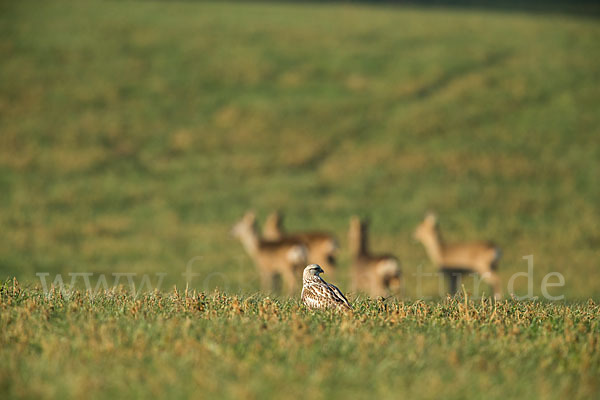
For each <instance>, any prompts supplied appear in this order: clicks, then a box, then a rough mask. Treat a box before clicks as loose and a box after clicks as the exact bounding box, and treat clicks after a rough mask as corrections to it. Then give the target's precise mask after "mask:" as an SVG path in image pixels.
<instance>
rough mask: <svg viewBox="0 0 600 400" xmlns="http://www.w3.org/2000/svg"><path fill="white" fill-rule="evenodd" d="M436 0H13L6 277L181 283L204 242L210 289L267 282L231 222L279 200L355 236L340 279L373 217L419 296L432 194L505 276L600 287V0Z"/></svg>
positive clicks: (2, 114)
mask: <svg viewBox="0 0 600 400" xmlns="http://www.w3.org/2000/svg"><path fill="white" fill-rule="evenodd" d="M426 4H427V5H428V6H427V7H421V6H420V4H419V3H418V2H412V3H409V4H408V5H401V6H399V5H392V4H384V5H377V6H372V5H369V4H366V3H353V4H348V3H328V4H320V3H319V4H316V3H303V4H300V3H294V2H287V3H254V2H241V3H235V2H195V1H187V2H175V1H173V2H171V1H169V2H160V1H143V2H142V1H91V0H90V1H70V2H66V1H46V2H37V1H19V2H15V1H2V2H0V32H1V34H0V55H1V59H2V62H1V63H0V226H1V227H2V229H0V277H1V278H2V279H4V278H8V277H13V276H16V277H17V278H18V279H19V280H20V281H22V282H26V283H38V282H39V279H38V278H37V277H36V275H35V274H36V273H39V272H48V273H50V274H51V276H50V277H51V278H52V277H53V276H54V274H57V273H61V274H65V280H68V279H67V278H68V276H67V275H66V274H68V273H72V272H92V273H94V274H96V275H95V276H97V274H101V273H105V274H111V273H113V272H135V273H138V274H140V275H141V274H154V273H157V272H163V273H167V274H168V275H167V276H166V277H165V281H164V283H165V287H166V286H167V285H173V284H177V285H179V286H181V285H182V277H181V275H180V274H181V273H182V272H184V270H185V267H186V264H187V263H188V261H189V260H190V259H192V258H193V257H197V256H200V257H202V258H201V260H199V261H197V262H195V263H194V265H193V268H194V272H198V273H201V276H200V277H198V278H196V279H195V280H194V285H195V287H197V288H199V289H207V290H208V289H211V288H213V287H214V286H221V287H222V288H224V289H225V290H226V291H229V292H253V291H256V290H258V279H257V274H256V272H255V269H254V267H253V264H252V262H251V261H250V259H249V258H248V257H247V256H246V255H245V253H244V251H243V249H242V247H241V245H240V244H239V243H238V242H236V241H234V240H233V239H230V238H229V237H228V231H229V228H230V227H231V226H232V225H233V223H235V222H236V221H237V220H238V219H239V218H241V216H242V215H243V213H244V212H245V211H246V210H247V209H250V208H252V209H254V210H256V211H257V213H258V215H259V217H260V219H261V220H264V217H265V216H266V215H267V214H268V213H269V212H271V211H272V210H274V209H280V210H282V211H284V212H285V213H286V227H287V228H288V229H289V230H300V229H311V228H322V229H326V230H330V231H332V232H334V233H335V234H336V235H337V237H338V238H339V240H340V242H341V244H342V252H341V255H340V256H341V258H340V264H341V265H340V273H339V274H338V276H337V278H336V280H337V281H338V283H339V284H340V286H342V287H346V285H347V284H348V282H349V279H348V274H347V271H348V264H349V256H348V254H347V251H346V236H347V229H348V220H349V217H350V216H351V215H352V214H359V215H362V216H369V217H370V218H371V235H372V247H373V248H374V249H375V250H381V251H390V252H393V253H395V254H396V255H397V256H398V257H399V258H400V260H401V262H402V264H403V270H404V273H405V276H407V287H406V290H407V295H408V296H411V295H414V294H415V292H414V287H413V285H412V282H413V281H412V280H411V279H412V278H411V277H412V274H413V273H414V272H416V270H417V268H418V267H419V266H420V265H422V266H423V267H424V269H425V270H426V271H433V270H434V268H433V266H432V265H431V264H430V262H429V261H428V259H427V257H426V255H425V252H424V250H423V248H422V246H421V245H420V244H417V243H415V242H414V241H413V240H412V231H413V230H414V228H415V226H416V224H418V223H419V222H420V220H421V219H422V217H423V215H424V213H425V212H426V211H427V210H435V211H437V213H438V215H439V218H440V221H441V224H442V230H443V232H444V234H445V237H446V238H447V239H448V240H450V241H459V240H466V239H480V238H481V239H493V240H494V241H496V242H497V243H498V244H500V245H501V247H502V248H503V250H504V256H503V259H502V261H501V264H500V270H499V272H500V275H501V277H502V278H503V279H504V287H505V289H506V280H507V279H508V278H509V277H510V276H511V274H513V273H515V272H518V271H525V270H526V262H525V261H524V260H523V259H522V257H523V256H525V255H529V254H533V255H534V257H535V272H534V282H535V285H534V289H535V293H536V294H539V293H540V292H539V287H540V282H541V280H542V278H543V276H544V274H546V273H548V272H551V271H557V272H560V273H562V274H563V275H564V277H565V282H566V285H565V288H564V290H558V289H555V291H552V293H553V294H555V293H556V294H565V295H566V296H567V298H570V299H580V298H588V297H594V298H600V265H599V264H600V263H599V261H600V257H599V256H600V252H599V249H600V229H599V220H600V206H599V202H598V200H599V199H600V189H599V185H598V182H599V181H600V148H599V138H600V136H599V134H600V112H599V109H600V108H599V105H600V104H599V103H600V68H599V67H600V51H599V50H600V48H599V43H600V25H599V24H598V19H597V18H596V17H595V15H597V13H596V11H597V8H596V7H594V3H593V2H582V4H583V5H584V7H582V8H580V9H576V10H575V11H574V10H573V5H572V4H571V5H569V4H568V3H564V4H563V3H557V2H552V5H553V8H551V11H552V12H549V13H546V12H539V11H540V9H541V7H539V4H538V3H535V5H537V6H538V7H537V8H536V7H534V9H535V10H537V11H536V12H531V11H522V10H521V9H522V8H523V7H521V8H519V7H517V8H514V7H513V8H511V7H508V8H505V9H503V8H502V7H491V8H490V7H483V8H477V7H469V6H468V4H467V3H464V2H463V4H462V5H461V6H458V7H450V6H449V5H448V4H440V3H434V4H433V5H432V4H431V2H427V3H426ZM488 4H491V3H488ZM493 4H497V3H493ZM498 4H500V3H498ZM512 4H514V3H512ZM532 4H534V3H532ZM561 4H562V5H564V6H565V7H564V8H565V11H566V12H565V13H562V12H560V11H561V7H560V5H561ZM549 10H550V9H549ZM577 10H579V11H581V12H576V11H577ZM216 273H217V274H216ZM219 274H222V275H219ZM95 279H96V278H95V277H93V278H92V281H93V282H95ZM109 283H110V282H109ZM436 285H437V283H436V282H431V284H430V285H429V286H427V287H426V290H425V294H432V295H435V294H437V286H436ZM516 287H517V289H518V291H521V292H523V291H524V290H525V289H526V281H525V280H524V279H521V280H517V285H516Z"/></svg>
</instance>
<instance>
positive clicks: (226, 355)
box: [0, 282, 600, 399]
mask: <svg viewBox="0 0 600 400" xmlns="http://www.w3.org/2000/svg"><path fill="white" fill-rule="evenodd" d="M0 290H1V292H0V296H2V297H1V299H2V308H1V309H0V323H2V326H3V329H2V332H1V333H0V344H1V346H0V388H1V389H2V392H3V393H4V394H6V395H8V396H9V397H24V398H65V397H68V398H81V397H85V398H92V399H93V398H115V397H119V398H128V397H137V398H151V397H156V396H159V397H166V398H189V397H193V398H215V397H218V398H232V399H239V398H244V399H263V398H284V399H286V398H290V399H291V398H316V399H319V398H333V399H343V398H358V399H362V398H364V399H372V398H390V399H391V398H411V399H437V398H440V396H443V398H445V399H466V398H486V399H506V398H528V399H529V398H544V399H563V398H565V397H568V398H572V399H590V398H594V397H596V396H597V395H598V393H599V392H600V381H599V380H598V376H599V374H600V341H599V337H600V308H599V306H598V305H596V304H594V303H593V302H591V301H590V302H588V303H582V304H571V305H568V306H566V305H564V304H558V303H532V302H520V303H519V302H512V301H503V302H500V303H496V304H495V305H494V304H492V303H490V302H489V301H483V302H481V301H480V302H471V301H469V300H467V301H464V299H456V300H451V301H446V302H438V303H423V302H420V301H416V302H409V303H397V302H386V303H382V302H376V301H370V302H368V301H361V302H358V303H356V304H355V309H356V311H355V312H354V313H353V314H348V315H344V314H342V315H340V314H336V313H328V312H318V313H314V312H309V311H307V310H306V309H305V308H304V307H303V306H301V305H300V304H299V302H298V301H297V300H286V301H277V300H270V299H267V298H263V297H260V296H254V297H237V296H236V297H232V296H226V295H223V294H222V293H213V294H211V295H204V294H201V295H198V294H191V293H190V294H189V296H185V294H184V293H176V292H170V293H156V294H148V295H145V296H143V297H142V298H137V299H136V298H133V297H132V296H130V295H129V294H128V293H127V292H121V291H118V290H117V291H111V292H109V293H108V294H106V295H103V296H99V297H96V298H91V297H89V296H86V295H85V294H81V293H77V294H74V295H72V296H71V297H70V298H69V299H68V300H65V299H64V298H61V297H60V296H59V295H58V293H55V295H54V296H52V297H51V298H48V297H46V296H44V294H43V293H41V292H40V291H35V290H31V289H22V288H20V287H19V286H18V285H17V286H13V284H12V283H11V282H7V283H6V284H4V285H3V286H2V288H1V289H0Z"/></svg>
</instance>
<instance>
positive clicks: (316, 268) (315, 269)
mask: <svg viewBox="0 0 600 400" xmlns="http://www.w3.org/2000/svg"><path fill="white" fill-rule="evenodd" d="M323 272H325V271H323V268H321V266H320V265H317V264H310V265H309V266H307V267H306V268H304V274H303V276H305V277H310V276H319V274H321V273H323Z"/></svg>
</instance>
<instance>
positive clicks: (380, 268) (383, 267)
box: [348, 216, 402, 297]
mask: <svg viewBox="0 0 600 400" xmlns="http://www.w3.org/2000/svg"><path fill="white" fill-rule="evenodd" d="M348 239H349V247H350V252H351V254H352V258H353V263H352V288H353V290H358V291H363V292H366V293H368V294H369V295H370V296H372V297H377V296H382V297H385V296H388V295H390V294H391V292H398V291H399V290H400V289H401V283H402V281H401V278H402V271H401V270H400V263H399V262H398V259H397V258H396V257H394V256H393V255H390V254H378V255H374V254H371V253H370V251H369V238H368V223H367V222H366V221H361V220H360V218H358V217H356V216H354V217H352V218H351V219H350V231H349V234H348Z"/></svg>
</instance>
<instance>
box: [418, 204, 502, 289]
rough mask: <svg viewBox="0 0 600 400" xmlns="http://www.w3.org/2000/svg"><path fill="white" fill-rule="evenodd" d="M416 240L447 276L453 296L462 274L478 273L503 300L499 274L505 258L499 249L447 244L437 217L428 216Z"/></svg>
mask: <svg viewBox="0 0 600 400" xmlns="http://www.w3.org/2000/svg"><path fill="white" fill-rule="evenodd" d="M415 239H417V240H418V241H420V242H421V243H422V244H423V246H424V247H425V251H426V252H427V255H428V256H429V258H430V259H431V261H432V262H433V263H434V264H435V266H436V267H437V268H438V269H439V270H440V271H441V272H442V273H444V274H445V275H446V278H447V279H448V283H449V286H450V293H451V294H455V293H456V290H457V289H458V288H457V286H458V281H459V279H460V277H461V276H462V274H467V273H477V274H479V276H480V277H481V278H482V279H483V280H484V281H485V282H487V283H488V284H489V285H490V286H491V287H492V289H493V291H494V297H495V298H496V299H500V298H502V290H501V283H500V278H499V277H498V275H497V274H496V269H497V267H498V260H499V259H500V256H501V254H502V253H501V250H500V248H499V247H497V246H495V245H494V244H493V243H491V242H470V243H456V244H447V243H445V242H444V240H443V239H442V235H441V233H440V229H439V226H438V223H437V218H436V216H435V215H434V214H433V213H429V214H427V215H426V216H425V219H424V220H423V222H421V224H419V226H417V229H416V230H415Z"/></svg>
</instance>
